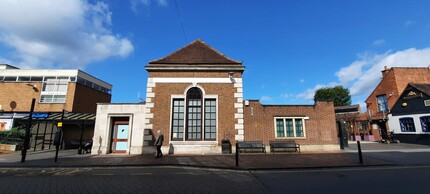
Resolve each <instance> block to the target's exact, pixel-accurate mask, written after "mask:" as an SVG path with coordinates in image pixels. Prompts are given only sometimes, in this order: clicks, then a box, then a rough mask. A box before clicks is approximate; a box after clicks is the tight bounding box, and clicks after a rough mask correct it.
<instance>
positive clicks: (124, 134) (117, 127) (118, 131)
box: [111, 117, 129, 153]
mask: <svg viewBox="0 0 430 194" xmlns="http://www.w3.org/2000/svg"><path fill="white" fill-rule="evenodd" d="M128 132H129V121H128V117H124V118H115V119H113V125H112V141H111V142H112V143H111V153H126V152H127V148H128V134H129V133H128Z"/></svg>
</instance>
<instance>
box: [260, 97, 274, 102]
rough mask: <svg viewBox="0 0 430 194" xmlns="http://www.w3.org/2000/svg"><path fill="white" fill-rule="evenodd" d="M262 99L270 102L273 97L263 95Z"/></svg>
mask: <svg viewBox="0 0 430 194" xmlns="http://www.w3.org/2000/svg"><path fill="white" fill-rule="evenodd" d="M260 101H261V102H270V101H272V98H270V97H269V96H262V97H261V98H260Z"/></svg>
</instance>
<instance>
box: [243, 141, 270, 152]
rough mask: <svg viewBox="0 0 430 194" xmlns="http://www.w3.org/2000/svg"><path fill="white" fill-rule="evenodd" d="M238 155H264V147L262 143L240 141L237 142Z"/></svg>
mask: <svg viewBox="0 0 430 194" xmlns="http://www.w3.org/2000/svg"><path fill="white" fill-rule="evenodd" d="M238 146H239V148H238V149H239V153H241V152H262V153H266V146H265V145H264V144H263V142H262V141H240V142H238Z"/></svg>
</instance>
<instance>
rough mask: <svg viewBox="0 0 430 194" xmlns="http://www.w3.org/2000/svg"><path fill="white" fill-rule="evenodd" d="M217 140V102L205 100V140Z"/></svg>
mask: <svg viewBox="0 0 430 194" xmlns="http://www.w3.org/2000/svg"><path fill="white" fill-rule="evenodd" d="M215 139H216V100H215V99H207V100H205V140H215Z"/></svg>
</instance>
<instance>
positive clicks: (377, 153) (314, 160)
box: [0, 142, 430, 170]
mask: <svg viewBox="0 0 430 194" xmlns="http://www.w3.org/2000/svg"><path fill="white" fill-rule="evenodd" d="M354 143H355V142H350V146H349V149H347V150H343V151H339V152H324V153H306V152H305V153H303V152H302V153H301V154H298V153H275V154H271V153H267V154H252V153H246V154H240V156H239V166H238V167H236V160H235V155H234V154H230V155H221V154H219V155H167V156H164V157H163V158H159V159H157V158H154V157H153V155H148V154H145V155H119V154H109V155H90V154H85V155H79V154H77V150H60V152H59V157H58V162H57V163H55V162H54V156H55V150H46V151H29V152H28V154H27V157H26V162H25V163H21V162H20V161H21V155H20V152H10V151H0V167H96V166H194V167H208V168H225V169H245V170H258V169H268V170H269V169H298V168H333V167H355V166H379V165H408V164H411V165H413V164H420V165H423V164H427V163H429V162H427V161H430V146H423V145H414V144H402V143H401V144H381V143H369V142H367V143H366V142H363V143H362V148H363V159H364V164H360V162H359V158H358V154H357V150H356V144H354ZM420 158H421V159H420ZM423 158H424V159H423ZM427 159H428V160H427Z"/></svg>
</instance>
